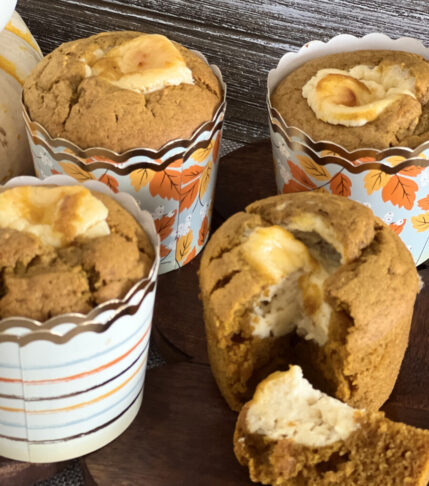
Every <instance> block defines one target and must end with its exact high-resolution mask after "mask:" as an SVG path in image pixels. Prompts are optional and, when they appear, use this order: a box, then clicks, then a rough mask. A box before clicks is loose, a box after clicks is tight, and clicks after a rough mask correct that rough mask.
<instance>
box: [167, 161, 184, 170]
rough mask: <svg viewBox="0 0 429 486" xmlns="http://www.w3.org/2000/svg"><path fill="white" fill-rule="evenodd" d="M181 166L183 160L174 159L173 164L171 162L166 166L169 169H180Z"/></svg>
mask: <svg viewBox="0 0 429 486" xmlns="http://www.w3.org/2000/svg"><path fill="white" fill-rule="evenodd" d="M182 164H183V159H176V160H175V161H174V162H171V164H168V168H169V169H180V167H181V166H182Z"/></svg>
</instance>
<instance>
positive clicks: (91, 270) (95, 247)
mask: <svg viewBox="0 0 429 486" xmlns="http://www.w3.org/2000/svg"><path fill="white" fill-rule="evenodd" d="M153 260H154V249H153V247H152V244H151V242H150V240H149V238H148V236H147V235H146V233H145V232H144V230H143V229H142V227H141V226H140V225H139V224H138V223H137V221H136V220H135V219H134V217H133V216H132V215H131V214H130V213H128V212H127V211H126V210H125V209H124V208H123V207H122V206H121V205H119V204H118V203H117V202H116V201H115V200H113V199H112V198H110V197H109V196H106V195H105V194H101V193H98V192H91V191H89V190H88V189H86V188H84V187H82V186H63V187H41V186H24V187H17V188H14V189H9V190H7V191H4V192H2V193H0V271H1V274H0V275H1V276H0V318H5V317H10V316H21V317H29V318H32V319H36V320H38V321H45V320H47V319H49V318H51V317H53V316H56V315H59V314H64V313H68V312H78V313H82V314H85V313H87V312H89V311H90V310H91V309H92V308H93V307H95V306H96V305H98V304H101V303H102V302H105V301H106V300H110V299H115V298H121V297H123V296H124V295H125V294H126V292H127V291H128V290H129V289H130V288H131V287H132V286H133V285H134V284H135V283H136V282H137V281H139V280H140V279H142V278H144V277H146V276H147V275H148V274H149V272H150V269H151V267H152V263H153Z"/></svg>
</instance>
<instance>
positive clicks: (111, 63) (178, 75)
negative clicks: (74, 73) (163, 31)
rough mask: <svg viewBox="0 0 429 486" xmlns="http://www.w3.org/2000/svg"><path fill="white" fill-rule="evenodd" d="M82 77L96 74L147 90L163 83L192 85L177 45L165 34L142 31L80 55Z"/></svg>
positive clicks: (123, 85)
mask: <svg viewBox="0 0 429 486" xmlns="http://www.w3.org/2000/svg"><path fill="white" fill-rule="evenodd" d="M81 62H82V63H83V64H84V69H85V76H86V77H91V76H97V77H99V78H102V79H104V80H106V81H108V82H109V83H110V84H112V85H114V86H117V87H119V88H122V89H128V90H132V91H136V92H138V93H151V92H153V91H157V90H160V89H163V88H165V87H167V86H178V85H180V84H182V83H185V84H194V80H193V76H192V71H191V70H190V69H189V68H188V67H187V65H186V63H185V60H184V59H183V56H182V55H181V53H180V51H179V50H178V49H177V47H176V46H175V45H174V44H173V43H172V42H171V41H170V40H169V39H167V38H166V37H165V36H163V35H158V34H142V35H140V36H138V37H135V38H134V39H131V40H128V41H125V42H123V43H122V44H120V45H119V46H117V47H114V48H112V49H110V50H109V51H107V52H103V51H102V50H101V49H96V50H95V51H94V52H92V53H90V54H89V55H87V56H86V57H83V58H81Z"/></svg>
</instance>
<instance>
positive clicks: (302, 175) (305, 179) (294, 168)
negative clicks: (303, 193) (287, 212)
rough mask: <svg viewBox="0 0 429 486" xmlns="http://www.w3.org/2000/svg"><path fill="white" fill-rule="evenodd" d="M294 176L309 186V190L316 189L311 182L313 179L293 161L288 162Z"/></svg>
mask: <svg viewBox="0 0 429 486" xmlns="http://www.w3.org/2000/svg"><path fill="white" fill-rule="evenodd" d="M287 163H288V165H289V167H290V171H291V173H292V176H293V177H294V178H295V179H296V180H297V181H298V182H300V183H301V184H303V185H304V186H307V190H308V189H315V188H316V185H315V184H314V183H313V182H312V181H311V179H310V178H309V177H308V176H307V174H306V173H305V172H304V171H303V170H302V169H301V168H300V167H298V166H297V165H296V164H294V163H293V162H292V161H291V160H288V161H287ZM295 192H296V191H295Z"/></svg>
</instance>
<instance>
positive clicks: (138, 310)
mask: <svg viewBox="0 0 429 486" xmlns="http://www.w3.org/2000/svg"><path fill="white" fill-rule="evenodd" d="M39 184H55V185H72V184H77V183H76V181H75V180H74V179H72V178H70V177H65V176H53V177H49V178H48V179H46V180H45V181H43V182H42V181H40V180H39V179H36V178H34V177H17V178H15V179H12V180H11V181H10V182H8V183H7V184H6V185H5V186H3V187H5V188H9V187H14V186H21V185H39ZM84 185H85V186H86V187H88V188H89V189H93V190H97V191H99V192H103V193H105V194H108V195H109V196H111V197H113V198H114V199H115V200H116V201H118V202H119V203H120V204H121V205H122V206H123V207H124V208H125V209H127V210H128V211H129V212H130V213H131V214H132V215H133V216H134V217H135V218H136V220H137V221H138V223H140V224H141V226H142V227H143V228H144V229H145V231H146V233H147V234H148V236H149V238H150V240H151V242H152V244H153V246H154V248H155V251H157V250H158V248H159V238H158V235H157V233H156V230H155V227H154V224H153V220H152V218H151V216H150V214H148V213H147V212H146V211H142V210H141V209H140V208H139V207H138V205H137V204H136V202H135V201H134V200H133V198H132V197H131V196H130V195H128V194H124V193H118V194H113V193H112V192H111V191H110V190H109V189H108V188H107V187H106V186H105V185H104V184H102V183H100V182H96V181H90V182H85V183H84ZM158 265H159V257H158V256H157V257H156V259H155V262H154V264H153V267H152V269H151V271H150V274H149V276H148V277H147V278H145V279H142V280H140V281H139V282H137V283H136V284H135V285H134V286H133V287H132V288H131V289H130V290H129V291H128V293H127V294H126V295H125V297H124V298H122V299H117V300H110V301H107V302H105V303H103V304H100V305H99V306H97V307H95V308H94V309H92V311H91V312H89V313H88V314H87V315H82V314H63V315H60V316H57V317H53V318H52V319H49V320H48V321H45V322H39V321H36V320H33V319H28V318H23V317H11V318H7V319H3V320H1V321H0V456H4V457H8V458H10V459H16V460H21V461H30V462H55V461H63V460H67V459H71V458H74V457H78V456H82V455H84V454H87V453H89V452H91V451H94V450H95V449H98V448H100V447H102V446H104V445H105V444H107V443H108V442H110V441H112V440H113V439H115V438H116V437H117V436H118V435H119V434H121V433H122V432H123V431H124V430H125V429H126V428H127V427H128V425H129V424H130V423H131V422H132V420H133V419H134V417H135V416H136V414H137V412H138V410H139V407H140V403H141V400H142V394H143V382H144V377H145V370H146V361H147V356H148V346H149V336H150V329H151V320H152V310H153V304H154V298H155V289H156V276H157V272H158Z"/></svg>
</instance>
